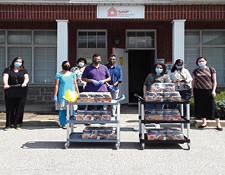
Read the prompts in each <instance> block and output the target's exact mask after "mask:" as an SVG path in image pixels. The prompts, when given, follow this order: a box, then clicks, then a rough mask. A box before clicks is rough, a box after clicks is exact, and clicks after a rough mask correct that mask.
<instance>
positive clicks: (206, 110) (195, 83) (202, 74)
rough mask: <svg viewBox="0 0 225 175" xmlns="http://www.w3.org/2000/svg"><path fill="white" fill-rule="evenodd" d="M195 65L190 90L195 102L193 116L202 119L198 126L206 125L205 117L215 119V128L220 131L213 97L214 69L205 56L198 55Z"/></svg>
mask: <svg viewBox="0 0 225 175" xmlns="http://www.w3.org/2000/svg"><path fill="white" fill-rule="evenodd" d="M196 65H197V66H199V67H198V68H197V69H194V71H193V73H192V78H193V80H192V87H193V89H192V91H191V95H192V96H193V97H194V102H195V117H197V118H201V119H202V125H200V126H199V127H198V128H205V127H207V119H215V121H216V125H217V127H216V129H217V130H218V131H222V130H223V128H222V127H221V124H220V118H219V115H218V111H217V108H216V106H215V101H214V98H215V96H216V86H217V81H216V70H215V69H214V68H212V67H208V66H207V60H206V58H205V57H199V58H197V60H196Z"/></svg>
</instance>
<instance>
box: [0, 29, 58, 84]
mask: <svg viewBox="0 0 225 175" xmlns="http://www.w3.org/2000/svg"><path fill="white" fill-rule="evenodd" d="M6 38H7V39H6ZM18 56H20V57H21V58H22V59H23V60H24V65H25V67H26V69H27V71H28V73H29V78H30V81H29V82H30V83H54V81H55V80H54V76H55V72H56V67H57V66H56V62H57V33H56V31H34V30H32V31H27V30H23V31H17V30H15V31H11V30H10V31H0V71H1V72H3V70H4V68H5V67H8V66H9V65H10V63H11V62H12V60H13V59H14V58H15V57H18ZM0 81H2V80H0Z"/></svg>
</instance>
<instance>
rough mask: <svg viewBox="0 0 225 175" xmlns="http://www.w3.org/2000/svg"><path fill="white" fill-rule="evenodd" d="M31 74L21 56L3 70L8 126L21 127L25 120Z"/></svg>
mask: <svg viewBox="0 0 225 175" xmlns="http://www.w3.org/2000/svg"><path fill="white" fill-rule="evenodd" d="M28 81H29V75H28V73H27V70H26V69H25V67H24V61H23V59H22V58H21V57H16V58H14V60H13V61H12V63H11V64H10V66H9V67H8V68H5V70H4V72H3V84H4V95H5V105H6V127H5V128H4V131H7V130H8V129H9V128H10V127H14V128H15V129H20V125H21V124H22V122H23V113H24V107H25V101H26V98H27V90H28V87H27V83H28Z"/></svg>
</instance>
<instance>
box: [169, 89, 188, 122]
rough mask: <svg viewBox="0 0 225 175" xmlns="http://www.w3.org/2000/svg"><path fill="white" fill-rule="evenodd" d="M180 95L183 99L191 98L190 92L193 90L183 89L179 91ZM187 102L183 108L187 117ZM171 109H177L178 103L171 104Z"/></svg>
mask: <svg viewBox="0 0 225 175" xmlns="http://www.w3.org/2000/svg"><path fill="white" fill-rule="evenodd" d="M179 93H180V96H181V98H182V99H185V100H186V99H189V98H190V94H191V90H183V91H179ZM186 107H187V104H183V110H184V117H185V118H186V117H187V109H186ZM169 108H170V109H176V108H177V104H170V106H169Z"/></svg>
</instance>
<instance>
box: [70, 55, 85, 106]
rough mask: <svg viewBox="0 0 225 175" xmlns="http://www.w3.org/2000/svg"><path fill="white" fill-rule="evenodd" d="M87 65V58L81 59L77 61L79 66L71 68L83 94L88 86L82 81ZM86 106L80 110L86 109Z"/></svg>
mask: <svg viewBox="0 0 225 175" xmlns="http://www.w3.org/2000/svg"><path fill="white" fill-rule="evenodd" d="M86 64H87V60H86V59H85V58H79V59H78V60H77V66H75V67H72V68H71V70H70V71H71V72H73V73H75V74H76V79H77V86H78V89H79V92H83V91H84V89H85V86H86V82H85V81H82V80H81V77H82V74H83V72H84V69H85V67H86V66H85V65H86ZM84 108H85V106H83V105H79V106H78V109H84Z"/></svg>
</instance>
